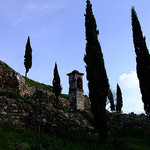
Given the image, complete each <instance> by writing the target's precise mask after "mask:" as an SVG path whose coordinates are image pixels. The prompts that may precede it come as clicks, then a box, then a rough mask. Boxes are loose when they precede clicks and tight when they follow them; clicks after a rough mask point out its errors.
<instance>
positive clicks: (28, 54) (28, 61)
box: [24, 36, 32, 77]
mask: <svg viewBox="0 0 150 150" xmlns="http://www.w3.org/2000/svg"><path fill="white" fill-rule="evenodd" d="M24 66H25V68H26V72H25V77H27V73H28V72H29V69H30V68H31V67H32V48H31V45H30V37H29V36H28V39H27V43H26V48H25V55H24Z"/></svg>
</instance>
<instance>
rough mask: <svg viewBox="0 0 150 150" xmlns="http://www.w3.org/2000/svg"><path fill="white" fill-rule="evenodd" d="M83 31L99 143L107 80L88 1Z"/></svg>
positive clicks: (104, 134) (102, 138) (104, 132)
mask: <svg viewBox="0 0 150 150" xmlns="http://www.w3.org/2000/svg"><path fill="white" fill-rule="evenodd" d="M86 3H87V5H86V14H85V31H86V41H87V42H86V54H85V55H84V62H85V63H86V73H87V80H88V88H89V98H90V100H91V111H92V113H93V115H94V122H95V127H96V128H97V129H98V131H99V133H100V141H101V143H103V142H105V140H106V137H107V129H106V111H105V107H106V99H107V95H108V88H109V83H108V78H107V73H106V69H105V65H104V58H103V53H102V50H101V46H100V43H99V40H98V35H99V31H98V30H97V24H96V20H95V17H94V15H93V11H92V4H91V2H90V0H87V1H86Z"/></svg>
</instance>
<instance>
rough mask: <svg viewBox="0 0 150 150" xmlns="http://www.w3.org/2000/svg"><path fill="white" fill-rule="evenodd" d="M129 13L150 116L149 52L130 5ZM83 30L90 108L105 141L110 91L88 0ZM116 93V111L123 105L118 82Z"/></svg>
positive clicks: (138, 69)
mask: <svg viewBox="0 0 150 150" xmlns="http://www.w3.org/2000/svg"><path fill="white" fill-rule="evenodd" d="M131 13H132V30H133V43H134V47H135V53H136V62H137V67H136V69H137V76H138V78H139V82H140V89H141V94H142V101H143V103H144V109H145V112H146V114H147V115H148V116H150V92H149V91H150V55H149V51H148V49H147V46H146V42H145V37H143V34H142V30H141V26H140V23H139V20H138V17H137V14H136V12H135V9H134V7H132V10H131ZM85 31H86V41H87V42H86V50H85V51H86V53H85V56H84V62H85V63H86V72H87V80H88V88H89V98H90V100H91V111H92V113H93V115H94V121H95V128H96V129H97V130H98V131H99V135H100V136H99V137H100V142H101V143H105V141H106V137H107V125H106V110H105V107H106V99H107V94H108V91H109V81H108V77H107V73H106V70H105V65H104V59H103V54H102V51H101V46H100V43H99V41H98V34H99V31H98V30H97V25H96V20H95V17H94V15H93V11H92V4H91V2H90V0H87V1H86V14H85ZM117 93H118V96H117V103H118V104H117V106H116V110H117V112H120V111H121V108H122V96H121V90H120V87H119V85H118V84H117ZM111 96H112V95H111ZM112 107H114V106H112Z"/></svg>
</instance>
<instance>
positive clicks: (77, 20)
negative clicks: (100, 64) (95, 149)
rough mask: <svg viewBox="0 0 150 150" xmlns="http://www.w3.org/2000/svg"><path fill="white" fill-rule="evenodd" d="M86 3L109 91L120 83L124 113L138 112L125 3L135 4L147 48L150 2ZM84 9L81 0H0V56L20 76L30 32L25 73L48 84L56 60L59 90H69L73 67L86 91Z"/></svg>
mask: <svg viewBox="0 0 150 150" xmlns="http://www.w3.org/2000/svg"><path fill="white" fill-rule="evenodd" d="M91 3H92V5H93V7H92V8H93V13H94V16H95V19H96V22H97V28H98V30H99V36H98V38H99V42H100V45H101V48H102V52H103V56H104V61H105V68H106V71H107V76H108V78H109V83H110V87H111V90H112V91H113V93H115V91H116V86H117V83H118V84H119V85H120V88H121V91H122V96H123V112H124V113H130V112H135V113H138V114H139V113H143V112H144V110H143V104H142V100H141V94H140V89H139V81H138V79H137V75H136V60H135V58H136V57H135V51H134V45H133V39H132V26H131V8H132V6H134V7H135V10H136V12H137V15H138V18H139V21H140V23H141V27H142V31H143V34H144V35H145V36H146V42H147V46H148V48H150V42H149V41H150V16H149V14H150V1H149V0H144V1H143V0H124V1H123V0H113V1H112V0H91ZM85 8H86V0H26V1H23V0H22V1H21V0H7V1H6V0H0V36H1V38H0V60H2V61H4V62H5V63H7V64H8V65H9V66H11V67H12V68H13V69H14V70H16V71H17V72H19V73H20V74H22V75H24V74H25V68H24V52H25V45H26V42H27V37H28V36H30V42H31V47H32V50H33V52H32V55H33V60H32V62H33V64H32V68H31V69H30V71H29V73H28V77H29V78H31V79H32V80H35V81H38V82H41V83H45V84H48V85H52V80H53V69H54V65H55V62H57V65H58V71H59V75H60V78H61V84H62V87H63V90H62V93H68V90H69V83H68V76H67V75H66V74H67V73H69V72H72V71H73V70H78V71H79V72H82V73H84V76H83V86H84V93H85V94H88V86H87V80H86V70H85V63H84V61H83V57H84V54H85V46H86V40H85V26H84V24H85V17H84V14H85Z"/></svg>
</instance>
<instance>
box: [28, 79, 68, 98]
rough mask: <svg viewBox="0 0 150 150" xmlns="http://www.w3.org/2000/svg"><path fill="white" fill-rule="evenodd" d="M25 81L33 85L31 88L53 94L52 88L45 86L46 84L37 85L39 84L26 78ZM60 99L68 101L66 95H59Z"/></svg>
mask: <svg viewBox="0 0 150 150" xmlns="http://www.w3.org/2000/svg"><path fill="white" fill-rule="evenodd" d="M26 81H27V82H28V83H29V84H31V85H33V86H36V87H38V88H41V89H43V90H46V91H48V92H52V93H53V87H52V86H50V85H46V84H43V83H39V82H37V81H33V80H31V79H29V78H26ZM60 97H62V98H65V99H67V100H68V95H67V94H60Z"/></svg>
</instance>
